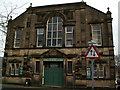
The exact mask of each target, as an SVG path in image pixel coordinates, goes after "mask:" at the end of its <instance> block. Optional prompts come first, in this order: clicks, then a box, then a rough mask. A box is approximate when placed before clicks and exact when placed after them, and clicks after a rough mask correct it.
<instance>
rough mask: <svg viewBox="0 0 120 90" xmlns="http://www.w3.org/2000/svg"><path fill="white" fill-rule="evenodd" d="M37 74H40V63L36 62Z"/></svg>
mask: <svg viewBox="0 0 120 90" xmlns="http://www.w3.org/2000/svg"><path fill="white" fill-rule="evenodd" d="M35 66H36V67H35V72H36V73H40V61H36V65H35Z"/></svg>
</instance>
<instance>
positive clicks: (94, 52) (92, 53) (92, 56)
mask: <svg viewBox="0 0 120 90" xmlns="http://www.w3.org/2000/svg"><path fill="white" fill-rule="evenodd" d="M85 58H89V59H99V58H100V55H99V54H98V51H97V50H96V48H95V46H94V45H91V47H90V48H89V49H88V52H87V53H86V57H85Z"/></svg>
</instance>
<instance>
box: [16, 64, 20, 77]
mask: <svg viewBox="0 0 120 90" xmlns="http://www.w3.org/2000/svg"><path fill="white" fill-rule="evenodd" d="M15 75H19V64H16V72H15Z"/></svg>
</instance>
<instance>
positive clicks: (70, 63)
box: [68, 61, 72, 74]
mask: <svg viewBox="0 0 120 90" xmlns="http://www.w3.org/2000/svg"><path fill="white" fill-rule="evenodd" d="M68 74H72V61H68Z"/></svg>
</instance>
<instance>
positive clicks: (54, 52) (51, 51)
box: [41, 49, 66, 57]
mask: <svg viewBox="0 0 120 90" xmlns="http://www.w3.org/2000/svg"><path fill="white" fill-rule="evenodd" d="M41 56H42V57H65V56H66V54H64V53H63V52H61V51H59V50H57V49H49V50H48V51H46V52H44V53H43V54H41Z"/></svg>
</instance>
